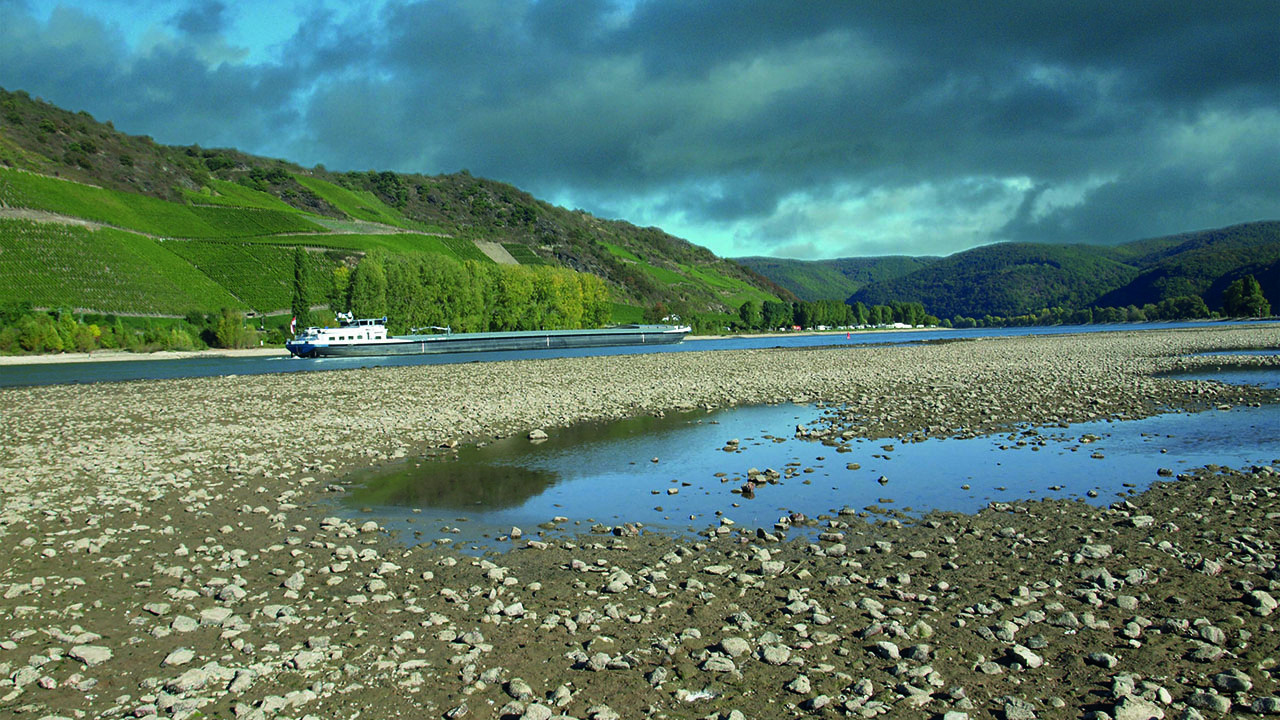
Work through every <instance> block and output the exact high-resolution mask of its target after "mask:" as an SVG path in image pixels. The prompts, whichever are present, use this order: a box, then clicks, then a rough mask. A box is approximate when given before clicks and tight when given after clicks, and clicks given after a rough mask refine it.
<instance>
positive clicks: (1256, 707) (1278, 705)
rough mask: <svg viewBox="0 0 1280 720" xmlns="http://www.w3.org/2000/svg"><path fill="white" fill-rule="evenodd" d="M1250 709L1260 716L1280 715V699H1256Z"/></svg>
mask: <svg viewBox="0 0 1280 720" xmlns="http://www.w3.org/2000/svg"><path fill="white" fill-rule="evenodd" d="M1249 709H1250V710H1252V711H1254V712H1255V713H1257V714H1258V715H1280V697H1260V698H1254V700H1253V703H1251V704H1250V705H1249Z"/></svg>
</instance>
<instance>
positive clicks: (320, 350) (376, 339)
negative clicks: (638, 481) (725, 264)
mask: <svg viewBox="0 0 1280 720" xmlns="http://www.w3.org/2000/svg"><path fill="white" fill-rule="evenodd" d="M435 329H437V330H441V331H442V332H439V333H433V334H407V335H392V334H390V333H388V332H387V319H386V318H385V317H383V318H361V319H354V318H352V317H351V315H350V314H349V313H348V314H339V315H338V327H336V328H321V327H309V328H307V329H306V330H303V331H302V332H301V333H299V334H298V336H297V337H295V338H294V339H292V340H289V341H288V342H286V343H285V345H284V346H285V348H286V349H287V350H288V351H289V352H290V353H292V354H293V355H296V356H297V357H301V358H325V357H369V356H377V355H427V354H432V353H458V352H484V351H497V350H561V349H565V348H586V347H608V346H618V345H672V344H675V343H678V342H681V341H682V340H684V338H685V336H686V335H688V334H689V331H690V328H689V326H687V325H683V326H682V325H618V326H615V327H607V328H599V329H595V330H522V331H513V332H480V333H455V332H452V331H450V330H449V328H435Z"/></svg>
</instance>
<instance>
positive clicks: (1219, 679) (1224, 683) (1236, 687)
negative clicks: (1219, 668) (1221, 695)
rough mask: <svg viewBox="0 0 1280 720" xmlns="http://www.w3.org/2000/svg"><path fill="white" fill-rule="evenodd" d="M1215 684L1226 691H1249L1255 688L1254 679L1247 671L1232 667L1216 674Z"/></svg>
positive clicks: (1214, 677)
mask: <svg viewBox="0 0 1280 720" xmlns="http://www.w3.org/2000/svg"><path fill="white" fill-rule="evenodd" d="M1213 686H1214V687H1216V688H1218V689H1219V690H1225V691H1226V692H1249V691H1250V690H1252V689H1253V679H1252V678H1250V677H1249V676H1248V675H1246V674H1245V673H1243V672H1240V671H1239V670H1236V669H1235V668H1232V669H1230V670H1228V671H1226V672H1223V673H1218V674H1217V675H1214V676H1213Z"/></svg>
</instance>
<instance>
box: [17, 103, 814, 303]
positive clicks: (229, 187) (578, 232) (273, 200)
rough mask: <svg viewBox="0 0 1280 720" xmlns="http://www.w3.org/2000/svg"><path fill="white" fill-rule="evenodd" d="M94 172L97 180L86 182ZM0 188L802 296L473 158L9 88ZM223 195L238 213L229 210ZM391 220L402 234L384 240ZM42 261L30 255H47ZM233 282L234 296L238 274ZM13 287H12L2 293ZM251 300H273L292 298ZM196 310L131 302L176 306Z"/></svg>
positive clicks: (253, 233) (154, 224) (355, 249)
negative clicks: (250, 132) (446, 170)
mask: <svg viewBox="0 0 1280 720" xmlns="http://www.w3.org/2000/svg"><path fill="white" fill-rule="evenodd" d="M18 171H29V172H25V173H22V172H18ZM32 173H34V174H36V175H31V174H32ZM38 177H58V178H61V179H64V180H71V181H75V182H76V183H83V184H84V185H72V184H69V183H68V184H64V185H61V186H51V185H49V184H47V183H43V182H42V181H40V180H38V179H32V178H38ZM88 186H93V187H92V188H88V189H83V190H82V188H87V187H88ZM0 193H3V196H0V204H4V205H7V206H8V207H9V212H10V215H12V211H13V210H14V208H26V209H30V210H34V211H40V212H42V213H53V214H55V215H59V216H69V217H72V218H76V219H83V220H89V221H92V222H94V223H96V224H100V225H105V226H108V227H110V228H113V229H116V230H122V231H128V232H139V233H145V234H147V235H148V236H150V237H153V238H175V237H176V238H184V239H190V238H193V237H195V238H200V239H201V240H202V241H213V240H217V241H219V242H221V241H232V240H234V242H236V243H238V244H242V245H258V246H263V245H275V246H280V245H288V244H290V242H292V244H294V245H298V244H305V245H306V246H307V247H308V248H310V249H311V250H312V251H313V252H314V251H316V250H317V249H330V250H333V251H335V252H337V253H339V254H345V255H344V257H345V258H346V262H348V263H352V262H355V260H356V259H358V257H359V256H363V254H364V252H366V251H367V250H369V249H372V248H374V247H378V248H381V249H383V250H387V251H389V252H393V253H395V252H408V251H413V250H422V251H426V252H433V251H438V252H442V253H444V254H446V255H451V256H452V257H454V258H455V259H460V260H466V259H471V260H474V261H476V262H489V261H490V260H495V261H497V262H500V263H507V264H511V263H518V264H520V265H528V266H553V267H563V268H568V269H571V270H575V271H580V272H587V273H591V274H594V275H596V276H598V277H600V278H602V279H603V280H604V281H605V283H606V285H607V287H608V290H609V293H610V296H611V297H612V299H613V300H614V301H615V302H616V303H619V304H620V305H622V306H628V307H631V308H633V309H634V311H635V312H637V313H638V312H639V310H640V309H642V308H653V307H654V306H659V305H661V306H663V307H665V308H668V309H673V310H676V311H685V312H687V313H689V314H696V313H708V314H716V313H719V314H725V313H732V312H734V311H736V308H737V307H738V306H739V305H741V303H742V302H744V301H746V300H754V301H757V302H759V301H762V300H776V299H782V300H792V299H794V298H793V296H792V295H791V293H790V292H789V291H787V290H784V289H782V288H781V287H779V286H777V285H776V284H774V283H773V282H772V281H770V280H767V279H765V278H764V277H762V276H760V275H758V274H757V273H755V272H754V271H751V270H749V269H746V268H744V267H742V266H741V265H739V264H737V263H735V262H733V261H731V260H726V259H723V258H719V257H716V256H715V255H714V254H712V253H711V252H710V251H709V250H707V249H706V248H703V247H699V246H697V245H693V244H691V243H689V242H687V241H685V240H682V239H680V238H677V237H674V236H672V235H669V234H667V233H665V232H663V231H661V230H659V229H657V228H642V227H637V226H635V225H632V224H630V223H627V222H622V221H616V220H604V219H600V218H597V217H593V216H592V215H590V214H588V213H586V212H582V211H576V210H568V209H565V208H561V207H556V206H553V205H550V204H548V203H546V202H543V201H541V200H538V199H536V198H534V197H532V196H531V195H529V194H528V193H526V192H523V191H521V190H519V189H517V188H515V187H512V186H510V185H506V184H503V183H500V182H495V181H492V180H486V179H483V178H477V177H473V176H471V175H470V174H469V173H467V172H466V171H462V172H458V173H453V174H447V175H436V176H428V175H415V174H402V173H393V172H375V171H369V172H349V173H339V172H330V171H328V170H326V169H325V168H323V167H322V166H317V167H314V168H304V167H301V166H299V165H296V164H293V163H290V162H288V161H285V160H275V159H270V158H263V157H256V156H253V155H249V154H246V153H242V152H239V151H237V150H227V149H207V148H201V147H198V146H190V147H174V146H166V145H161V144H159V143H156V142H154V141H153V140H152V139H151V138H148V137H139V136H132V135H128V134H125V133H122V132H119V131H117V130H115V128H114V127H112V125H111V123H109V122H98V121H97V120H95V119H94V118H93V117H91V116H90V115H88V114H87V113H84V112H79V113H74V112H69V111H66V110H63V109H61V108H58V107H55V106H53V105H50V104H48V103H45V102H43V101H40V100H37V99H33V98H31V97H30V96H29V95H28V94H26V93H24V92H21V91H18V92H8V91H5V90H3V89H0ZM139 198H141V199H139ZM160 201H162V204H156V202H160ZM228 208H232V209H236V210H235V212H238V213H239V215H238V216H236V217H232V216H233V215H234V214H235V213H233V212H221V211H222V210H227V209H228ZM215 210H217V211H215ZM249 211H252V212H249ZM179 216H181V218H182V219H181V220H177V218H179ZM193 216H199V217H196V218H195V219H192V217H193ZM157 218H167V219H168V220H167V221H166V222H159V221H157ZM28 219H31V218H30V217H28ZM36 219H37V220H41V221H43V220H47V219H48V218H47V217H46V216H44V215H41V216H36ZM210 223H213V225H214V226H215V227H212V229H211V226H210ZM224 231H225V232H224ZM298 232H305V233H311V235H310V236H309V237H307V238H306V239H305V242H304V241H303V240H298V239H295V240H293V241H287V240H286V239H285V238H287V237H289V236H290V235H291V234H293V233H298ZM388 233H397V234H398V235H400V236H401V237H398V238H397V239H388ZM8 234H9V235H10V236H12V235H13V232H9V233H8ZM3 235H4V232H3V228H0V236H3ZM338 235H342V236H343V237H341V238H339V237H337V236H338ZM361 238H370V239H368V240H367V241H366V240H362V239H361ZM379 238H381V239H379ZM2 240H3V238H2V237H0V241H2ZM126 244H127V243H126ZM204 250H207V248H203V249H201V252H203V251H204ZM262 257H265V255H263V256H262ZM285 257H291V256H288V255H286V256H285ZM261 261H262V258H261V257H258V258H257V259H256V260H255V262H261ZM33 262H34V265H33V267H39V266H40V264H41V263H40V262H39V261H38V260H35V261H33ZM219 262H220V261H219ZM100 264H101V263H100ZM107 264H110V263H109V262H108V263H107ZM215 264H216V263H215ZM268 270H269V271H270V272H271V273H275V270H277V269H268ZM285 271H286V272H288V271H289V270H288V268H286V269H285ZM276 274H279V273H276ZM214 280H215V282H218V283H220V284H223V283H221V281H220V280H218V279H217V278H214ZM224 287H225V284H224ZM225 289H226V290H228V291H229V292H230V293H231V295H232V296H237V297H238V296H239V292H238V291H237V289H236V288H234V287H227V288H225ZM6 299H12V298H3V297H0V300H6ZM80 300H81V298H75V297H67V298H65V304H66V305H67V306H68V307H86V306H85V305H83V304H82V303H81V302H80ZM175 302H178V301H176V300H175ZM210 302H212V301H210ZM263 302H266V301H265V300H264V301H263ZM39 304H41V302H37V305H39ZM44 304H48V303H44ZM245 305H247V306H248V307H249V308H252V309H255V310H259V311H263V312H270V311H277V310H280V309H281V308H280V307H278V306H275V307H260V306H257V305H254V304H253V303H252V302H247V301H246V302H245V303H242V304H241V306H242V307H243V306H245ZM284 307H287V304H286V305H285V306H284ZM91 309H97V310H107V311H110V312H125V313H127V312H129V311H130V310H131V308H127V307H110V308H98V307H92V308H91ZM188 309H192V308H183V307H176V306H174V307H170V306H166V307H164V308H161V309H159V310H158V309H156V308H150V309H146V310H144V309H142V308H136V310H137V311H138V312H156V311H164V312H170V313H175V312H176V313H178V314H181V313H183V312H185V311H186V310H188ZM197 309H205V308H197ZM624 314H625V313H624Z"/></svg>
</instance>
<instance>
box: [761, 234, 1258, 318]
mask: <svg viewBox="0 0 1280 720" xmlns="http://www.w3.org/2000/svg"><path fill="white" fill-rule="evenodd" d="M907 260H912V258H907ZM914 260H917V261H921V262H920V266H919V267H917V268H915V269H910V270H908V271H906V272H902V273H895V272H894V271H895V270H896V269H903V268H909V265H907V264H906V263H904V262H902V259H899V258H849V259H844V260H825V261H809V262H801V261H778V260H772V259H763V260H762V259H757V258H744V259H742V260H741V262H743V263H744V264H746V265H748V266H751V267H754V268H755V269H756V270H758V271H759V272H761V273H762V274H766V275H769V276H771V277H772V278H773V279H774V280H775V281H777V282H778V283H779V284H781V285H784V286H786V287H788V288H790V289H792V290H793V291H794V292H796V294H798V295H801V296H802V297H806V296H808V295H809V293H813V292H819V293H820V292H828V293H829V292H832V291H833V289H834V288H838V287H840V286H841V283H853V282H855V280H854V279H853V278H854V277H856V275H854V274H853V273H847V274H845V275H842V276H841V277H839V278H836V279H834V280H833V279H832V278H833V276H835V275H837V274H838V273H837V272H836V271H835V269H837V268H861V269H862V270H863V271H864V272H872V271H874V272H881V273H884V274H885V275H888V276H887V277H881V278H879V279H868V282H866V283H865V284H863V285H862V286H860V287H858V288H856V289H855V290H853V291H852V292H851V293H849V295H848V296H845V297H847V300H848V302H851V303H852V302H862V303H864V304H866V305H868V306H870V305H882V304H888V303H890V302H919V303H921V304H923V305H924V307H925V308H926V309H927V310H928V311H929V312H930V313H933V314H935V315H937V316H938V317H942V318H951V317H954V316H956V315H962V316H965V317H978V318H981V317H983V316H984V315H996V316H1002V317H1014V316H1018V315H1025V314H1034V313H1037V312H1039V311H1040V310H1042V309H1044V308H1065V309H1068V310H1076V309H1086V308H1090V307H1126V306H1130V305H1133V306H1137V307H1142V306H1144V305H1147V304H1159V303H1160V302H1161V301H1164V300H1170V299H1173V298H1178V297H1184V296H1199V297H1200V298H1203V300H1204V302H1205V303H1206V304H1207V305H1208V307H1209V308H1211V309H1218V308H1220V307H1221V306H1222V293H1223V291H1224V290H1225V289H1226V288H1227V286H1228V285H1230V284H1231V283H1232V282H1234V281H1236V280H1239V279H1240V278H1242V277H1244V276H1245V275H1253V276H1254V277H1255V278H1256V279H1257V280H1258V282H1259V284H1260V285H1261V288H1262V291H1263V294H1264V295H1265V296H1266V297H1267V298H1269V299H1272V300H1273V301H1277V300H1280V222H1276V221H1266V222H1254V223H1246V224H1242V225H1234V226H1231V227H1227V228H1221V229H1215V230H1204V231H1199V232H1191V233H1183V234H1180V235H1172V236H1168V237H1160V238H1149V239H1144V240H1135V241H1133V242H1130V243H1126V244H1123V245H1118V246H1098V245H1050V244H1034V243H997V244H994V245H985V246H982V247H978V248H974V249H972V250H967V251H964V252H960V253H956V254H954V255H950V256H947V257H944V258H940V259H938V258H914ZM862 263H870V264H869V265H863V264H862ZM806 278H807V279H806ZM815 288H821V289H820V290H815Z"/></svg>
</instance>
